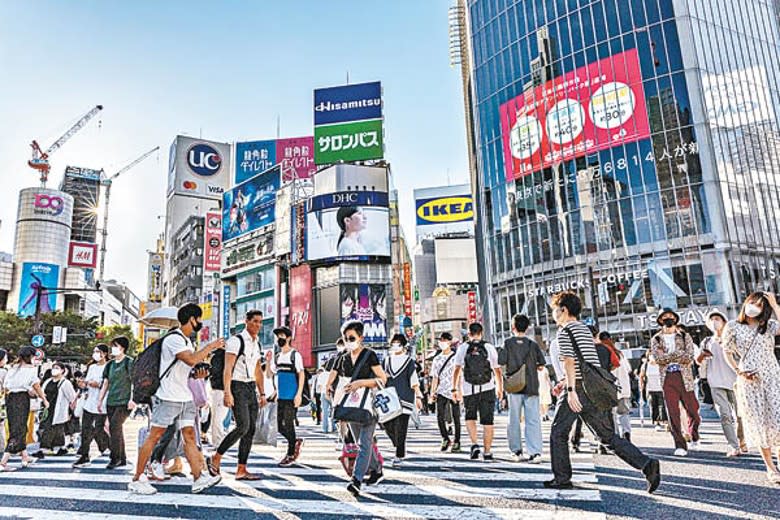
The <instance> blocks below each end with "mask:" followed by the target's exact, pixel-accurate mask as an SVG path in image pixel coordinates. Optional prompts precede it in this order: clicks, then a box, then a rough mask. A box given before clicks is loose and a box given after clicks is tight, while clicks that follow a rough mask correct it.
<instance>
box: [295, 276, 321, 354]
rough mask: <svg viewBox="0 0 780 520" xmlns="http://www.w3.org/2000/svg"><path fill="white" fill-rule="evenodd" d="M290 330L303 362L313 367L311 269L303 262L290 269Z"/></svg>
mask: <svg viewBox="0 0 780 520" xmlns="http://www.w3.org/2000/svg"><path fill="white" fill-rule="evenodd" d="M290 330H292V333H293V345H294V346H295V348H296V349H297V350H298V352H300V353H301V356H303V364H304V366H306V367H313V366H314V364H315V359H314V356H313V354H312V343H313V342H314V341H313V340H314V334H313V333H314V329H313V327H312V317H311V269H310V268H309V265H308V264H302V265H299V266H296V267H293V268H292V269H290Z"/></svg>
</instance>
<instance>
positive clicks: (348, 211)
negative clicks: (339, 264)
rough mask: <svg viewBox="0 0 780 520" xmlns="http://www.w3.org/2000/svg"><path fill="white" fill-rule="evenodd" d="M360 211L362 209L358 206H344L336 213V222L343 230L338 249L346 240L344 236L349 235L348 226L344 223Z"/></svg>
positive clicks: (337, 245) (337, 243) (337, 244)
mask: <svg viewBox="0 0 780 520" xmlns="http://www.w3.org/2000/svg"><path fill="white" fill-rule="evenodd" d="M358 211H360V208H358V207H357V206H343V207H341V208H339V210H338V211H337V212H336V222H337V223H338V225H339V228H340V229H341V233H340V234H339V241H338V242H336V248H337V249H338V247H339V246H340V245H341V241H342V240H344V236H345V235H346V233H347V225H346V224H345V223H344V219H345V218H349V217H351V216H352V215H354V214H355V213H357V212H358Z"/></svg>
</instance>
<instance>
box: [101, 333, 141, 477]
mask: <svg viewBox="0 0 780 520" xmlns="http://www.w3.org/2000/svg"><path fill="white" fill-rule="evenodd" d="M129 348H130V340H129V339H127V338H126V337H124V336H119V337H116V338H114V339H113V340H112V341H111V358H112V359H111V361H110V362H109V363H106V366H105V369H104V370H103V385H102V387H101V389H100V399H98V403H99V411H100V412H101V413H107V415H108V432H109V443H110V450H111V457H110V459H109V462H108V465H107V466H106V469H114V468H120V467H124V466H127V455H126V454H125V436H124V424H125V421H126V420H127V418H128V417H129V416H130V412H131V411H132V410H133V409H134V408H135V403H134V402H133V399H132V395H133V382H132V374H133V359H132V358H130V357H129V356H127V349H129ZM103 402H105V403H106V409H105V410H104V409H103V407H102V403H103Z"/></svg>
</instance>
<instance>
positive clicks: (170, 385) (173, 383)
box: [154, 332, 195, 403]
mask: <svg viewBox="0 0 780 520" xmlns="http://www.w3.org/2000/svg"><path fill="white" fill-rule="evenodd" d="M187 351H189V352H195V349H194V348H193V346H192V343H191V342H190V340H189V338H185V337H184V335H182V334H181V333H180V332H171V333H169V334H168V335H167V336H165V339H164V340H163V344H162V353H161V354H160V376H162V374H164V373H165V371H166V370H168V367H169V366H171V363H174V361H175V364H174V365H173V368H171V370H170V371H169V372H168V375H166V376H165V377H164V378H162V379H160V388H158V389H157V393H155V394H154V395H155V396H157V398H158V399H161V400H163V401H173V402H176V403H186V402H189V401H192V394H191V393H190V388H189V386H187V380H188V379H189V378H190V366H189V365H187V363H185V362H183V361H178V360H177V359H176V355H177V354H179V353H180V352H187Z"/></svg>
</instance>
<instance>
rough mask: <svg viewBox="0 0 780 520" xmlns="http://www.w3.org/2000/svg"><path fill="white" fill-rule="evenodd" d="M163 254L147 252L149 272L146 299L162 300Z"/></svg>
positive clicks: (151, 300)
mask: <svg viewBox="0 0 780 520" xmlns="http://www.w3.org/2000/svg"><path fill="white" fill-rule="evenodd" d="M162 270H163V255H161V254H157V253H149V273H148V277H147V287H146V292H147V299H148V300H149V301H150V302H161V301H162Z"/></svg>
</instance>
